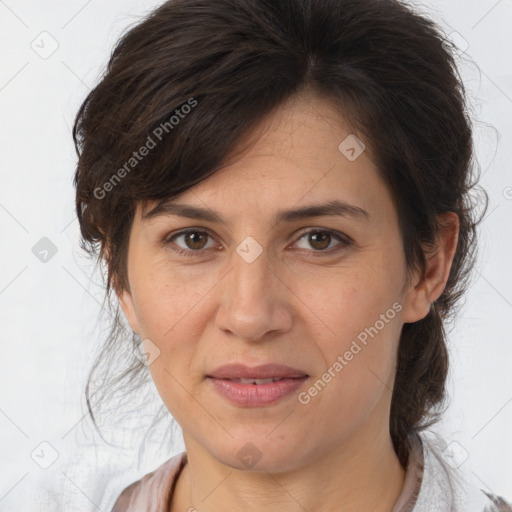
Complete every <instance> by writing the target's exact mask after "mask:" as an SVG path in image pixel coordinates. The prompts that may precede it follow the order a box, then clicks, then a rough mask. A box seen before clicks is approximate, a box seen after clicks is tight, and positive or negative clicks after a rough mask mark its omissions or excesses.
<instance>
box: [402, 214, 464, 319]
mask: <svg viewBox="0 0 512 512" xmlns="http://www.w3.org/2000/svg"><path fill="white" fill-rule="evenodd" d="M438 225H439V232H438V236H437V240H436V246H435V250H434V251H433V252H429V253H427V254H426V260H427V267H426V270H425V278H424V279H423V281H422V282H419V283H417V284H415V285H411V287H410V289H409V291H408V293H407V297H406V300H405V305H404V312H403V315H402V317H403V320H404V323H413V322H417V321H418V320H421V319H423V318H425V317H426V316H427V315H428V313H429V311H430V308H431V304H432V303H433V302H435V301H436V300H437V299H438V298H439V297H440V296H441V294H442V293H443V290H444V289H445V287H446V282H447V281H448V277H449V276H450V269H451V267H452V263H453V257H454V256H455V251H456V249H457V242H458V238H459V217H458V216H457V214H456V213H454V212H444V213H443V214H440V215H439V216H438ZM418 274H419V273H418ZM419 277H420V276H419V275H418V276H417V278H418V279H419Z"/></svg>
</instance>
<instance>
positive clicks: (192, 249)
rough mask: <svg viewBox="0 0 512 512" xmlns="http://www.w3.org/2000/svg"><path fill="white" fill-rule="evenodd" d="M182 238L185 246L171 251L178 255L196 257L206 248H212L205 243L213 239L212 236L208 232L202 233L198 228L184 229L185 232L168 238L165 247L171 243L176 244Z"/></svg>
mask: <svg viewBox="0 0 512 512" xmlns="http://www.w3.org/2000/svg"><path fill="white" fill-rule="evenodd" d="M181 237H183V241H184V244H185V245H184V246H180V245H178V248H177V249H176V248H173V247H171V249H172V250H173V251H175V252H177V253H178V254H184V255H186V256H194V254H193V253H197V252H200V251H201V250H202V249H204V248H207V249H209V248H210V247H207V246H206V244H205V241H206V240H207V238H208V237H210V238H211V235H210V234H209V233H208V232H207V231H201V230H199V229H197V228H190V229H184V230H183V231H180V232H179V233H175V234H174V235H172V236H170V237H168V238H166V239H165V240H164V242H163V243H164V245H170V244H171V242H174V241H175V240H178V239H179V238H181Z"/></svg>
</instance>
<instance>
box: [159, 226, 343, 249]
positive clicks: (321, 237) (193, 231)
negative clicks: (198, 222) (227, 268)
mask: <svg viewBox="0 0 512 512" xmlns="http://www.w3.org/2000/svg"><path fill="white" fill-rule="evenodd" d="M182 237H183V243H184V246H181V245H179V244H177V243H176V240H179V239H180V238H182ZM306 237H309V238H308V239H307V243H308V244H310V245H311V246H312V247H313V249H314V250H313V251H311V252H316V253H328V254H330V253H332V252H335V251H337V250H339V249H342V248H343V247H346V246H348V245H351V244H352V240H351V239H350V238H349V237H348V236H346V235H342V234H341V233H338V232H336V231H331V230H326V229H319V228H316V229H310V230H309V231H306V232H303V233H302V235H301V237H300V238H299V240H298V242H300V241H301V240H303V239H305V238H306ZM208 238H210V239H211V238H213V237H212V235H211V234H210V233H209V232H208V231H204V230H201V229H198V228H188V229H184V230H182V231H179V232H178V233H174V234H171V235H170V236H168V237H166V238H165V239H164V240H163V241H162V243H163V245H164V246H169V247H170V249H171V250H173V251H174V252H177V253H178V254H182V255H184V256H196V255H198V254H199V253H200V252H202V250H203V249H211V248H212V247H214V246H215V244H214V243H213V246H212V245H210V246H209V247H208V245H207V240H208ZM333 240H338V242H340V243H338V244H337V245H336V246H335V249H334V251H332V250H329V251H326V250H325V249H327V248H328V247H329V246H330V245H331V242H332V241H333ZM298 242H296V243H298ZM172 245H176V246H177V247H172ZM306 249H307V248H306ZM319 255H321V254H319Z"/></svg>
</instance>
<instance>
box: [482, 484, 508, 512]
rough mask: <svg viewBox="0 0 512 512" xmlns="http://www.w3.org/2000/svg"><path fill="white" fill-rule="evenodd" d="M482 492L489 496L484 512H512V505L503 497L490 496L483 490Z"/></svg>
mask: <svg viewBox="0 0 512 512" xmlns="http://www.w3.org/2000/svg"><path fill="white" fill-rule="evenodd" d="M480 490H481V491H482V492H483V493H484V494H485V495H486V496H487V501H488V503H487V504H486V505H485V508H484V510H483V511H482V512H512V504H510V503H509V502H508V501H505V500H504V499H503V498H502V497H501V496H496V495H495V494H489V493H488V492H486V491H484V490H482V489H480Z"/></svg>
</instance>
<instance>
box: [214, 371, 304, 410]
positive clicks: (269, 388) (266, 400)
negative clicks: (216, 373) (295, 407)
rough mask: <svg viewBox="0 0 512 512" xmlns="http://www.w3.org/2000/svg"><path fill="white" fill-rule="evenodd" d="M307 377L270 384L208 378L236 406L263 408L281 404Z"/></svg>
mask: <svg viewBox="0 0 512 512" xmlns="http://www.w3.org/2000/svg"><path fill="white" fill-rule="evenodd" d="M307 379H308V377H307V376H305V377H300V378H297V379H282V380H278V381H276V382H269V383H268V384H242V383H241V382H235V381H232V380H228V379H215V378H214V377H208V380H209V381H210V382H211V383H212V385H213V387H214V388H215V390H216V391H218V392H219V393H220V394H221V395H222V396H223V397H224V398H227V399H228V400H229V401H230V402H232V403H233V404H235V405H240V406H243V407H261V406H265V405H271V404H275V403H277V402H279V400H281V399H283V398H284V397H285V396H288V395H290V394H291V393H293V392H294V391H296V390H297V389H298V388H300V387H301V386H302V383H303V382H304V381H306V380H307Z"/></svg>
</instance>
